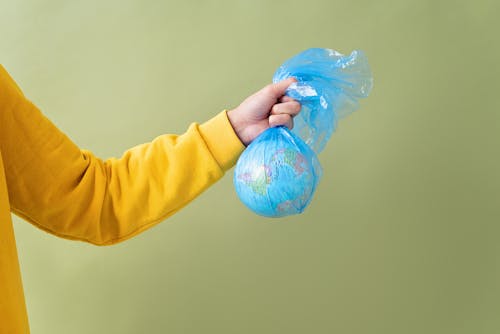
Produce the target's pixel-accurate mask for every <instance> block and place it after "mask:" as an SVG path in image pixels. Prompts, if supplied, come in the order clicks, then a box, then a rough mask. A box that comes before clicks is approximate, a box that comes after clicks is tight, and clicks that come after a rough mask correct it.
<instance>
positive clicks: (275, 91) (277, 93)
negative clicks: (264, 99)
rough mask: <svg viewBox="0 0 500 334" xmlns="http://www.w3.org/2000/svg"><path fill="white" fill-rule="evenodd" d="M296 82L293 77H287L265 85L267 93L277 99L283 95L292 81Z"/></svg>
mask: <svg viewBox="0 0 500 334" xmlns="http://www.w3.org/2000/svg"><path fill="white" fill-rule="evenodd" d="M294 82H297V79H295V78H288V79H285V80H283V81H280V82H277V83H273V84H270V85H269V86H267V90H268V93H269V94H271V95H272V96H273V97H274V98H276V99H279V98H280V97H282V96H283V95H285V91H286V89H287V88H288V86H290V85H291V84H292V83H294Z"/></svg>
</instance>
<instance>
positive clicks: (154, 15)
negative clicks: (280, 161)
mask: <svg viewBox="0 0 500 334" xmlns="http://www.w3.org/2000/svg"><path fill="white" fill-rule="evenodd" d="M0 4H1V5H0V36H1V43H2V44H1V47H0V61H1V62H2V63H3V64H4V66H5V67H6V68H7V69H8V70H9V71H10V72H11V73H12V75H13V76H14V77H15V78H16V80H17V81H18V82H19V84H20V85H21V86H22V88H23V89H24V91H25V93H26V94H27V95H28V96H29V97H30V98H31V99H32V100H33V101H34V102H35V103H36V104H37V105H39V106H40V107H41V108H42V110H43V111H44V112H45V113H46V115H47V116H48V117H49V118H51V119H52V120H53V121H54V122H55V123H56V124H57V125H58V126H59V127H60V128H61V129H62V130H63V131H65V132H66V133H67V134H68V135H69V136H70V137H71V138H72V139H73V140H74V141H75V142H76V143H77V144H78V145H80V146H81V147H83V148H87V149H91V150H92V151H94V152H95V153H96V154H98V155H99V156H101V157H102V158H107V157H111V156H120V155H121V153H122V152H123V151H124V150H126V149H127V148H130V147H132V146H134V145H136V144H139V143H143V142H146V141H149V140H151V139H153V138H154V137H156V136H157V135H160V134H162V133H165V132H171V133H179V132H183V131H184V130H185V129H186V128H187V126H188V125H189V123H190V122H193V121H198V122H202V121H204V120H206V119H208V118H210V117H211V116H213V115H215V114H216V113H218V112H219V111H220V110H222V109H224V108H230V107H233V106H236V105H237V104H238V103H239V102H240V101H241V100H242V99H244V98H245V97H246V96H248V95H249V94H251V93H252V92H254V91H255V90H257V89H259V88H260V87H261V86H263V85H265V84H267V83H268V82H269V81H270V79H271V77H272V74H273V72H274V70H275V69H276V68H277V66H279V65H280V64H281V63H282V62H283V61H284V60H285V59H287V58H289V57H291V56H292V55H294V54H296V53H297V52H299V51H301V50H303V49H306V48H309V47H329V48H334V49H337V50H339V51H341V52H344V53H348V52H350V51H351V50H352V49H356V48H359V49H363V50H364V51H365V52H366V53H367V55H368V59H369V61H370V63H371V66H372V69H373V72H374V77H375V85H374V90H373V93H372V95H371V96H370V97H369V98H368V99H366V100H364V101H362V106H361V109H360V110H359V111H357V112H356V113H354V114H353V115H351V116H350V117H348V118H347V119H345V120H344V121H342V122H341V123H340V125H339V129H338V131H337V132H336V133H335V134H334V136H333V138H332V140H331V141H330V143H329V145H328V146H327V149H326V150H325V151H324V153H323V154H322V155H321V156H320V160H321V162H322V164H323V167H324V171H325V172H324V178H323V180H322V182H321V184H320V186H319V188H318V191H317V194H316V196H315V198H314V201H313V202H312V204H311V205H310V207H309V208H308V209H307V211H306V212H305V213H304V214H302V215H300V216H296V217H290V218H284V219H277V220H271V219H266V218H262V217H259V216H256V215H254V214H253V213H251V212H249V211H248V210H247V209H246V208H245V207H244V206H243V205H242V204H241V203H240V202H239V200H238V199H237V197H236V194H235V192H234V190H233V186H232V175H231V173H228V175H226V176H225V178H224V179H223V180H221V181H220V182H219V183H217V184H216V185H215V186H213V187H212V188H211V189H209V190H208V191H207V192H205V193H204V194H203V195H202V196H201V197H199V198H198V199H196V200H195V201H194V202H193V203H192V204H191V205H189V206H188V207H186V208H185V209H184V210H183V211H182V212H180V213H178V214H177V215H175V216H174V217H172V218H170V219H168V221H167V222H165V223H162V224H160V225H158V226H156V227H154V228H153V229H152V230H149V231H147V232H145V233H143V234H142V235H140V236H138V237H136V238H134V239H132V240H129V241H127V242H124V243H122V244H119V245H116V246H113V247H105V248H99V247H95V246H91V245H87V244H84V243H80V242H71V241H66V240H62V239H57V238H55V237H52V236H50V235H48V234H46V233H44V232H42V231H39V230H37V229H36V228H34V227H32V226H31V225H30V224H28V223H25V222H23V221H21V220H20V219H17V218H16V219H15V229H16V237H17V242H18V247H19V253H20V261H21V267H22V274H23V279H24V286H25V293H26V300H27V306H28V311H29V317H30V323H31V327H32V332H33V333H35V334H40V333H42V334H43V333H50V334H57V333H72V334H78V333H107V334H110V333H189V334H191V333H218V334H220V333H245V334H246V333H264V334H268V333H273V334H274V333H342V334H351V333H363V334H365V333H370V334H374V333H384V334H387V333H397V334H401V333H404V334H409V333H415V334H417V333H418V334H421V333H440V334H442V333H454V334H456V333H475V334H479V333H488V334H489V333H499V332H500V316H499V314H500V226H499V220H500V209H499V207H500V174H499V173H500V150H499V143H500V132H499V131H500V116H499V111H500V108H499V107H500V103H499V99H498V98H499V77H500V70H499V69H500V66H499V58H500V43H499V37H498V35H497V34H498V31H500V24H499V23H498V14H499V13H500V5H499V4H498V2H497V1H430V0H425V1H422V0H420V1H417V0H415V1H387V0H380V1H333V0H331V1H328V0H324V1H321V0H309V1H270V0H269V1H264V0H259V1H250V0H239V1H144V0H126V1H123V0H113V1H103V0H90V1H63V0H50V1H35V0H31V1H24V0H23V1H18V0H16V1H8V0H1V2H0Z"/></svg>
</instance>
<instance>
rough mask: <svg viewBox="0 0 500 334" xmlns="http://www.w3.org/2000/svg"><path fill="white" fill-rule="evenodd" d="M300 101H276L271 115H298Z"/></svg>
mask: <svg viewBox="0 0 500 334" xmlns="http://www.w3.org/2000/svg"><path fill="white" fill-rule="evenodd" d="M300 108H301V106H300V103H299V102H297V101H290V102H283V103H276V104H275V105H274V106H273V107H272V108H271V115H279V114H288V115H291V116H296V115H297V114H298V113H299V112H300Z"/></svg>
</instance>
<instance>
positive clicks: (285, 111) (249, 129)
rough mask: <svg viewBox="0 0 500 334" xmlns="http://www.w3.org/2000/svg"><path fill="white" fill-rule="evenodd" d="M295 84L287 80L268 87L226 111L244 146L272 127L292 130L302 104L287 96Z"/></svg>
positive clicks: (293, 80) (292, 80)
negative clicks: (289, 88)
mask: <svg viewBox="0 0 500 334" xmlns="http://www.w3.org/2000/svg"><path fill="white" fill-rule="evenodd" d="M296 81H297V80H296V79H294V78H288V79H286V80H283V81H280V82H278V83H275V84H270V85H267V86H266V87H264V88H262V89H261V90H259V91H258V92H257V93H255V94H253V95H252V96H250V97H248V98H247V99H246V100H245V101H243V102H242V103H241V104H240V105H239V106H238V107H236V108H235V109H233V110H230V111H228V112H227V117H228V118H229V121H230V122H231V125H232V126H233V129H234V131H235V132H236V135H237V136H238V137H239V138H240V140H241V142H242V143H243V144H245V145H248V144H250V143H251V142H252V140H254V139H255V137H257V136H258V135H259V134H261V132H263V131H264V130H266V129H268V128H270V127H275V126H279V125H284V126H286V127H288V128H289V129H291V128H293V116H295V115H297V114H298V113H299V111H300V103H299V102H297V101H295V100H294V99H292V98H290V97H288V96H284V95H285V91H286V89H287V88H288V86H290V85H291V84H292V83H293V82H296Z"/></svg>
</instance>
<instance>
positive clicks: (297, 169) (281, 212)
mask: <svg viewBox="0 0 500 334" xmlns="http://www.w3.org/2000/svg"><path fill="white" fill-rule="evenodd" d="M288 77H294V78H296V79H297V82H296V83H294V84H292V85H290V87H289V88H288V89H287V91H286V95H288V96H290V97H292V98H294V99H295V100H297V101H299V102H300V103H301V107H302V108H301V111H300V113H299V114H298V115H297V116H296V117H295V119H294V129H293V130H292V131H290V130H288V129H287V128H284V127H277V128H271V129H268V130H266V131H264V132H263V133H262V134H261V135H259V136H258V137H257V138H256V139H255V140H254V141H253V142H252V143H251V144H250V145H249V146H248V147H247V148H246V150H245V151H244V152H243V153H242V155H241V156H240V158H239V160H238V163H237V165H236V169H235V172H234V179H233V180H234V186H235V189H236V193H237V194H238V196H239V198H240V200H241V201H242V202H243V203H244V204H245V205H246V206H247V207H248V208H250V209H251V210H252V211H254V212H255V213H257V214H260V215H263V216H267V217H283V216H288V215H292V214H298V213H301V212H302V211H303V210H304V209H305V208H306V207H307V205H308V204H309V203H310V201H311V199H312V197H313V195H314V191H315V190H316V187H317V185H318V183H319V181H320V178H321V175H322V170H321V166H320V163H319V160H318V157H317V155H316V153H319V152H321V151H322V150H323V149H324V147H325V145H326V143H327V141H328V140H329V139H330V137H331V135H332V133H333V132H334V131H335V127H336V124H337V121H338V120H339V119H341V118H342V117H344V116H346V115H348V114H349V113H351V112H353V111H354V110H356V109H357V108H358V99H359V98H362V97H367V96H368V94H369V92H370V90H371V88H372V84H373V81H372V77H371V72H370V68H369V66H368V62H367V60H366V57H365V56H364V54H363V53H362V52H361V51H353V52H352V53H351V54H350V55H349V56H344V55H342V54H340V53H338V52H336V51H334V50H331V49H318V48H315V49H308V50H306V51H304V52H301V53H299V54H298V55H296V56H294V57H292V58H291V59H289V60H287V61H286V62H285V63H283V65H281V66H280V67H279V68H278V70H277V71H276V73H275V74H274V76H273V82H279V81H281V80H284V79H286V78H288Z"/></svg>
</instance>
